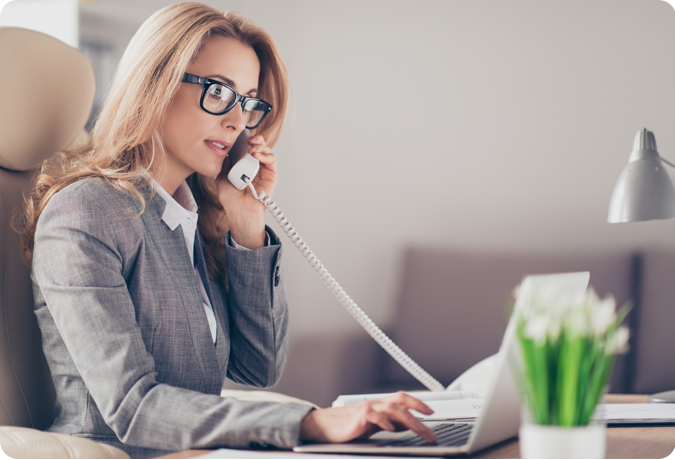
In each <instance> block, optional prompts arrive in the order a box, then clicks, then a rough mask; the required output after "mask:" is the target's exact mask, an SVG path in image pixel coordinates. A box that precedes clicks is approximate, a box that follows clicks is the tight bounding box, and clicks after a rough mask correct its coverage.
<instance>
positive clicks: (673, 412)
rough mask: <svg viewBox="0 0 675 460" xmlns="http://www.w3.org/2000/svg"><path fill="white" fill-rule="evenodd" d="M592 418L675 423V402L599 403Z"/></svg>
mask: <svg viewBox="0 0 675 460" xmlns="http://www.w3.org/2000/svg"><path fill="white" fill-rule="evenodd" d="M593 418H594V419H596V420H605V421H606V422H607V423H626V424H628V423H640V424H649V423H675V404H653V403H651V404H650V403H646V404H599V405H598V409H597V411H596V414H595V416H594V417H593Z"/></svg>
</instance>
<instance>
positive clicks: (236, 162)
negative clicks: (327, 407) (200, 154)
mask: <svg viewBox="0 0 675 460" xmlns="http://www.w3.org/2000/svg"><path fill="white" fill-rule="evenodd" d="M250 137H251V134H250V133H249V131H248V130H247V129H245V130H244V131H243V132H242V133H241V134H240V135H239V137H238V138H237V140H236V142H235V143H234V144H233V145H232V147H230V150H229V152H228V156H229V157H230V162H231V165H232V167H231V169H230V171H229V172H228V174H227V178H228V180H229V181H230V182H231V183H232V185H234V186H235V188H237V190H243V189H245V188H246V187H249V188H250V189H251V192H252V193H253V196H254V197H255V198H256V199H258V200H259V201H260V202H261V203H262V204H264V205H265V208H267V210H268V211H270V213H271V214H272V216H273V217H274V219H275V220H276V221H277V223H278V224H279V225H280V226H281V228H282V230H283V231H284V232H285V233H286V235H288V237H289V238H290V240H291V241H292V242H293V244H294V245H295V247H297V248H298V250H299V251H300V252H301V253H302V255H303V256H305V259H307V261H308V262H309V264H310V265H311V266H312V268H314V270H316V271H317V273H318V274H319V277H320V278H321V279H322V280H323V282H324V283H325V284H326V285H327V286H328V289H330V290H331V292H332V293H333V295H335V297H337V299H338V300H339V301H340V303H341V304H342V306H343V307H345V308H346V309H347V311H348V312H349V313H350V314H351V315H352V316H353V317H354V319H356V321H357V322H358V323H359V324H360V325H361V326H362V327H363V328H364V329H365V330H366V332H368V334H370V336H371V337H372V338H373V339H375V341H376V342H377V343H379V344H380V346H382V348H384V349H385V350H386V351H387V353H389V354H390V355H391V356H392V357H393V358H394V359H395V360H396V361H397V362H398V363H399V364H400V365H401V366H403V368H404V369H405V370H407V371H408V372H410V374H411V375H412V376H413V377H415V378H416V379H417V380H419V381H420V382H422V383H423V384H424V386H426V387H427V388H428V389H429V390H431V391H444V390H445V387H443V385H442V384H441V383H440V382H439V381H438V380H436V379H435V378H433V377H432V376H431V375H429V373H427V372H426V371H425V370H424V369H422V368H421V367H420V366H419V365H418V364H417V363H416V362H415V361H413V360H412V358H410V357H409V356H408V355H407V354H405V353H404V352H403V350H401V349H400V348H399V347H398V346H397V345H396V344H395V343H394V342H393V341H392V340H391V339H390V338H389V337H387V335H386V334H385V333H384V332H382V330H381V329H380V328H379V327H377V325H376V324H375V323H374V322H373V321H372V320H371V319H370V318H368V315H366V314H365V313H364V312H363V310H361V309H360V308H359V307H358V305H356V302H354V301H353V300H352V299H351V298H350V297H349V296H348V295H347V293H346V292H345V291H344V289H342V287H340V285H339V284H338V282H337V281H335V278H333V277H332V276H331V274H330V273H328V270H326V268H325V267H324V266H323V265H322V264H321V262H319V259H318V258H317V257H316V256H315V255H314V253H313V252H312V251H311V250H310V249H309V246H307V243H305V242H304V241H303V239H302V238H300V235H299V234H298V232H296V231H295V229H294V228H293V227H292V226H291V224H290V222H288V219H286V217H284V214H283V213H282V212H281V211H280V210H279V207H278V206H277V205H276V204H275V203H274V202H273V201H272V198H271V197H269V196H268V197H265V191H264V190H261V191H260V194H258V192H257V191H256V189H255V187H254V186H253V184H252V183H251V182H252V181H253V178H254V177H255V175H256V174H257V173H258V170H259V169H260V163H259V162H258V160H256V159H255V158H254V157H253V156H251V155H250V154H249V153H248V149H249V143H248V139H249V138H250Z"/></svg>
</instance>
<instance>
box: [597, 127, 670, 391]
mask: <svg viewBox="0 0 675 460" xmlns="http://www.w3.org/2000/svg"><path fill="white" fill-rule="evenodd" d="M663 163H666V164H668V165H670V166H672V167H675V165H673V164H672V163H670V162H669V161H666V160H665V159H663V158H661V156H660V155H659V153H658V152H657V151H656V140H655V139H654V133H652V132H651V131H647V129H646V128H645V129H643V130H642V131H638V132H637V134H636V135H635V142H634V143H633V151H632V152H631V154H630V157H629V158H628V164H627V165H626V167H625V168H623V171H622V172H621V176H619V180H618V181H617V182H616V186H615V187H614V192H613V193H612V200H611V201H610V204H609V215H608V216H607V222H610V223H617V222H639V221H646V220H657V219H671V218H673V217H675V186H674V185H673V178H672V177H671V176H670V174H668V172H667V171H666V169H665V167H664V166H663ZM649 402H655V403H675V390H673V391H665V392H663V393H656V394H653V395H651V396H649Z"/></svg>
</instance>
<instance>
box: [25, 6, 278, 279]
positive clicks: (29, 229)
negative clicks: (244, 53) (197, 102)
mask: <svg viewBox="0 0 675 460" xmlns="http://www.w3.org/2000/svg"><path fill="white" fill-rule="evenodd" d="M213 36H225V37H230V38H234V39H236V40H238V41H240V42H241V43H244V44H246V45H248V46H250V47H251V48H253V50H254V51H255V53H256V55H257V56H258V59H259V61H260V77H259V82H258V97H260V98H261V99H264V100H266V101H268V102H269V103H270V104H272V106H273V107H274V110H273V111H272V112H270V114H269V115H268V116H267V117H266V118H265V120H264V121H263V123H262V124H261V125H260V126H259V127H258V128H257V129H256V130H255V131H256V134H262V135H263V136H265V139H266V141H267V144H268V145H270V146H273V145H274V144H275V143H276V141H277V140H278V138H279V135H280V134H281V129H282V126H283V123H284V118H285V114H286V110H287V105H288V98H289V85H288V76H287V73H286V67H285V65H284V63H283V60H282V58H281V55H280V53H279V50H278V48H277V46H276V44H275V42H274V40H273V39H272V37H271V36H270V35H269V34H268V33H267V32H266V31H264V30H263V29H262V28H260V27H259V26H257V25H255V24H254V23H252V22H251V21H250V20H249V19H248V18H246V17H245V16H243V15H241V14H238V13H234V12H231V11H222V10H219V9H216V8H213V7H211V6H208V5H204V4H201V3H193V2H183V3H176V4H173V5H170V6H167V7H166V8H163V9H161V10H159V11H157V12H156V13H155V14H153V15H152V16H151V17H150V18H148V19H147V20H146V21H145V22H144V23H143V25H142V26H141V27H140V29H139V30H138V31H137V32H136V34H135V35H134V37H133V38H132V39H131V42H130V43H129V46H128V47H127V49H126V51H125V52H124V55H123V56H122V59H121V60H120V63H119V66H118V67H117V71H116V72H115V76H114V78H113V82H112V84H111V86H110V89H109V91H108V93H107V95H106V98H105V100H104V102H103V105H102V108H101V112H100V114H99V117H98V119H97V121H96V124H95V126H94V129H93V130H92V133H91V139H90V141H89V142H88V144H87V145H86V146H84V147H82V148H80V149H76V150H72V151H66V152H62V153H60V154H59V155H57V156H56V157H55V158H53V159H50V160H47V161H45V162H44V163H43V165H42V170H41V172H40V174H39V175H38V177H37V179H36V187H35V191H34V193H33V194H32V195H31V196H30V197H28V198H27V199H26V202H25V204H24V207H23V210H22V212H21V214H20V219H19V221H18V222H17V223H16V224H15V228H16V230H17V231H18V232H19V234H20V235H21V249H22V253H23V255H24V257H25V258H26V260H27V261H29V262H30V261H31V259H32V255H33V248H34V237H35V229H36V226H37V222H38V219H39V217H40V214H41V213H42V211H43V210H44V208H45V206H46V205H47V203H48V202H49V200H50V199H51V197H53V196H54V194H55V193H57V192H58V191H59V190H61V189H63V188H64V187H66V186H67V185H69V184H72V183H73V182H76V181H78V180H80V179H84V178H88V177H102V178H104V179H105V180H107V181H108V182H109V183H110V184H111V185H112V186H113V187H115V188H116V189H118V190H120V191H122V192H128V193H132V194H134V195H135V196H137V197H138V199H139V200H140V202H141V213H142V212H143V211H142V210H144V209H145V199H144V197H143V194H142V193H141V192H140V190H139V187H142V186H145V185H147V184H148V179H147V176H146V175H145V172H146V171H149V170H150V168H151V166H152V164H153V161H154V159H155V155H156V154H157V153H158V152H163V148H162V140H161V138H160V135H159V128H160V126H161V123H162V120H163V118H164V114H165V113H166V111H167V108H168V107H169V105H170V104H171V101H172V99H173V97H174V95H175V94H176V92H177V91H178V88H179V86H180V84H181V81H182V79H183V74H184V73H185V71H186V69H187V68H188V66H189V65H190V63H191V62H192V61H193V60H194V59H195V58H196V56H197V54H198V53H199V51H200V50H201V48H202V46H203V45H204V43H205V42H206V41H207V40H208V39H209V38H211V37H213ZM188 184H189V186H190V188H191V190H192V193H193V194H194V196H195V200H196V201H197V204H198V205H199V231H200V232H201V234H202V236H203V237H204V239H205V241H206V244H207V248H208V250H207V251H206V260H207V265H208V268H209V276H210V277H211V278H212V279H213V280H214V281H216V282H223V281H224V280H225V279H226V271H225V247H224V240H223V236H224V235H225V234H226V233H227V231H228V226H227V218H226V216H225V213H224V211H223V207H222V206H221V204H220V201H219V200H218V196H217V194H216V187H215V181H214V179H213V178H210V177H205V176H202V175H199V174H197V173H194V174H192V175H191V176H190V177H189V178H188Z"/></svg>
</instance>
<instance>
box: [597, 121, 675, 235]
mask: <svg viewBox="0 0 675 460" xmlns="http://www.w3.org/2000/svg"><path fill="white" fill-rule="evenodd" d="M673 217H675V186H674V185H673V179H672V178H671V176H670V174H668V171H666V169H665V167H664V165H663V162H662V161H661V157H660V156H659V153H658V152H657V151H656V140H655V139H654V133H652V132H651V131H647V129H643V130H642V131H638V132H637V134H636V135H635V142H634V143H633V151H632V152H631V154H630V157H629V159H628V164H627V165H626V167H625V168H623V171H622V172H621V176H619V180H618V181H617V182H616V186H615V187H614V192H613V193H612V200H611V201H610V204H609V215H608V216H607V221H608V222H611V223H616V222H637V221H643V220H656V219H670V218H673Z"/></svg>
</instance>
